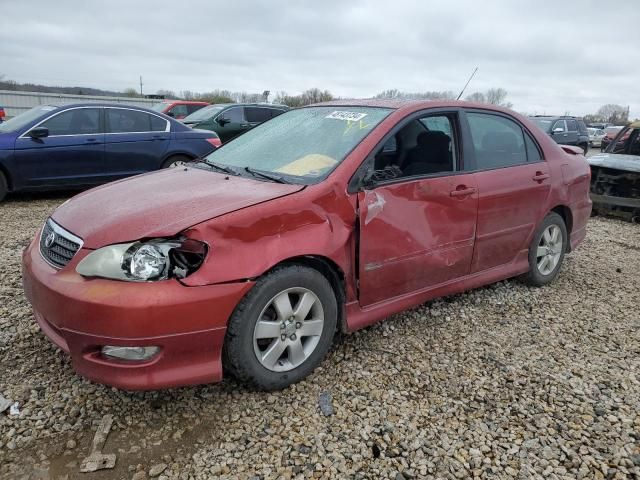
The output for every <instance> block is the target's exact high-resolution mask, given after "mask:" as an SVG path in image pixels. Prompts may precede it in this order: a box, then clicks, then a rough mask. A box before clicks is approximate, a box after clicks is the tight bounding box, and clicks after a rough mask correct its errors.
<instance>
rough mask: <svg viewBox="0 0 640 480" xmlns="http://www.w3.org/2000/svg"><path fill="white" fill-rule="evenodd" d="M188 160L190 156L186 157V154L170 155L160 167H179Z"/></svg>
mask: <svg viewBox="0 0 640 480" xmlns="http://www.w3.org/2000/svg"><path fill="white" fill-rule="evenodd" d="M190 161H191V158H189V157H187V156H186V155H172V156H171V157H169V158H167V159H166V160H165V161H164V163H163V164H162V167H160V168H172V167H179V166H182V165H184V164H185V163H189V162H190Z"/></svg>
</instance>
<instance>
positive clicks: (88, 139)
mask: <svg viewBox="0 0 640 480" xmlns="http://www.w3.org/2000/svg"><path fill="white" fill-rule="evenodd" d="M86 141H87V143H95V142H97V141H98V139H97V138H87V140H86Z"/></svg>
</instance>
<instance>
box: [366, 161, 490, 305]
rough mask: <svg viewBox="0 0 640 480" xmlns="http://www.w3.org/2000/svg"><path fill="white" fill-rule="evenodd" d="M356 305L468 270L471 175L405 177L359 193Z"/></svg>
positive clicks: (474, 199) (474, 201)
mask: <svg viewBox="0 0 640 480" xmlns="http://www.w3.org/2000/svg"><path fill="white" fill-rule="evenodd" d="M358 202H359V211H360V213H359V215H360V247H359V254H360V255H359V276H360V288H359V291H360V304H361V305H362V306H366V305H371V304H373V303H377V302H380V301H384V300H386V299H389V298H392V297H396V296H398V295H403V294H406V293H410V292H414V291H416V290H421V289H425V288H428V287H432V286H436V285H438V284H441V283H444V282H447V281H450V280H452V279H455V278H458V277H462V276H465V275H467V274H469V270H470V266H471V259H472V256H473V242H474V238H475V228H476V217H477V210H478V190H477V185H476V182H475V176H474V174H461V175H451V176H446V177H438V178H422V179H414V180H408V181H406V182H403V183H395V184H390V185H384V186H378V187H376V188H375V189H372V190H365V191H361V192H359V193H358Z"/></svg>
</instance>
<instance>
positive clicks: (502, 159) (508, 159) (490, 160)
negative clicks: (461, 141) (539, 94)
mask: <svg viewBox="0 0 640 480" xmlns="http://www.w3.org/2000/svg"><path fill="white" fill-rule="evenodd" d="M467 119H468V121H469V128H470V129H471V137H472V139H473V146H474V150H475V154H476V162H477V168H478V170H489V169H493V168H503V167H510V166H512V165H520V164H523V163H526V162H527V147H526V145H525V135H524V133H523V131H522V128H521V127H520V125H518V124H517V123H516V122H514V121H513V120H509V119H508V118H505V117H502V116H499V115H491V114H485V113H468V114H467Z"/></svg>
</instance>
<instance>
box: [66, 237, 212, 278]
mask: <svg viewBox="0 0 640 480" xmlns="http://www.w3.org/2000/svg"><path fill="white" fill-rule="evenodd" d="M206 254H207V245H206V244H204V243H202V242H199V241H197V240H192V239H162V238H156V239H153V240H147V241H140V242H132V243H120V244H116V245H109V246H108V247H102V248H99V249H98V250H95V251H93V252H91V253H90V254H89V255H87V256H86V257H84V258H83V259H82V260H81V261H80V263H78V265H77V266H76V272H78V273H79V274H80V275H82V276H83V277H102V278H112V279H114V280H126V281H130V282H151V281H158V280H166V279H168V278H184V277H186V276H187V275H190V274H191V273H193V272H195V271H196V270H197V269H198V268H200V265H202V262H203V261H204V258H205V256H206Z"/></svg>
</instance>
